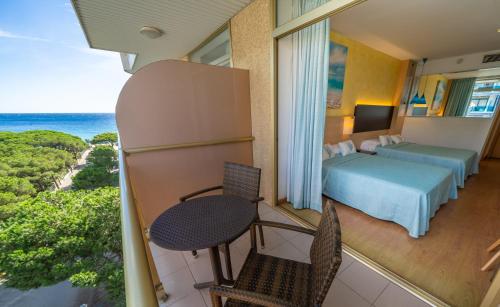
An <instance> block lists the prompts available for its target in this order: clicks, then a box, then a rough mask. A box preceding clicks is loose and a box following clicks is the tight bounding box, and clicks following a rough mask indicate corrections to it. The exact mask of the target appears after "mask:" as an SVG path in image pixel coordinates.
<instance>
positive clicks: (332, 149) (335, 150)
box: [325, 144, 340, 158]
mask: <svg viewBox="0 0 500 307" xmlns="http://www.w3.org/2000/svg"><path fill="white" fill-rule="evenodd" d="M325 146H326V150H327V151H328V153H329V154H330V158H333V157H335V156H336V155H338V154H340V147H339V145H337V144H334V145H332V144H325Z"/></svg>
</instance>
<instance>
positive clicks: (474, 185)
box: [282, 160, 500, 306]
mask: <svg viewBox="0 0 500 307" xmlns="http://www.w3.org/2000/svg"><path fill="white" fill-rule="evenodd" d="M335 203H336V209H337V213H338V215H339V219H340V224H341V228H342V239H343V241H344V243H346V244H347V245H349V246H350V247H352V248H353V249H355V250H356V251H358V252H360V253H362V254H364V255H365V256H367V257H369V258H370V259H371V260H373V261H375V262H377V263H379V264H380V265H382V266H383V267H385V268H387V269H388V270H390V271H392V272H394V273H395V274H397V275H399V276H401V277H402V278H404V279H406V280H407V281H409V282H411V283H413V284H415V285H417V286H418V287H420V288H422V289H424V290H426V291H427V292H429V293H431V294H433V295H435V296H436V297H438V298H440V299H441V300H443V301H445V302H447V303H449V304H451V305H453V306H479V304H480V302H481V300H482V298H483V296H484V295H485V293H486V291H487V289H488V287H489V285H490V282H491V278H492V276H493V272H481V271H480V267H481V266H482V265H483V264H484V263H485V262H486V261H487V259H488V257H489V255H488V254H487V252H486V248H487V247H488V246H489V245H490V244H492V243H493V242H494V241H496V240H497V239H498V238H500V160H487V161H483V162H481V165H480V174H478V175H475V176H472V177H470V178H469V179H468V180H467V181H466V183H465V188H464V189H460V190H459V197H458V199H457V200H450V201H449V202H448V203H447V204H445V205H443V206H442V207H441V208H440V209H439V211H438V212H437V213H436V216H435V217H434V218H433V219H432V220H431V223H430V230H429V232H428V233H427V234H426V235H425V236H424V237H420V238H419V239H413V238H411V237H410V236H409V235H408V233H407V231H406V230H405V229H404V228H403V227H401V226H399V225H397V224H395V223H392V222H387V221H382V220H378V219H375V218H372V217H370V216H368V215H367V214H365V213H363V212H361V211H358V210H356V209H353V208H351V207H348V206H345V205H342V204H340V203H338V202H335ZM282 206H283V207H284V208H285V209H287V210H291V211H292V212H293V213H294V214H296V215H298V216H299V217H301V218H303V219H304V220H306V221H308V222H309V223H311V224H313V225H318V222H319V213H317V212H316V211H313V210H308V209H306V210H294V209H291V206H290V205H286V204H285V205H282Z"/></svg>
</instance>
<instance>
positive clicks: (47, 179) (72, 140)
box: [0, 130, 86, 201]
mask: <svg viewBox="0 0 500 307" xmlns="http://www.w3.org/2000/svg"><path fill="white" fill-rule="evenodd" d="M85 148H86V144H85V143H84V142H83V141H82V140H81V139H80V138H78V137H75V136H72V135H69V134H66V133H62V132H55V131H42V130H34V131H26V132H20V133H14V132H0V177H2V178H4V177H15V178H20V179H25V180H28V181H29V183H30V184H31V185H32V186H33V188H35V190H36V191H37V192H40V191H45V190H47V189H49V188H51V187H52V186H53V185H54V184H55V183H56V182H57V181H58V180H59V178H60V177H61V176H63V175H64V174H65V173H66V172H67V171H68V170H69V168H71V166H72V165H73V164H74V163H75V162H76V159H77V157H78V156H79V155H80V153H81V152H82V151H83V150H84V149H85ZM9 192H11V193H14V194H15V195H16V199H17V197H21V198H22V197H23V195H26V194H25V193H24V194H16V192H14V191H7V190H5V189H4V188H2V186H0V193H9ZM9 195H10V194H9ZM2 198H3V199H4V201H6V199H7V197H6V196H5V195H3V197H2ZM8 198H9V199H13V198H12V197H8ZM9 201H10V200H9Z"/></svg>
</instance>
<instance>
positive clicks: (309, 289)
mask: <svg viewBox="0 0 500 307" xmlns="http://www.w3.org/2000/svg"><path fill="white" fill-rule="evenodd" d="M255 225H263V226H270V227H278V228H284V229H289V230H294V231H299V232H303V233H306V234H310V235H313V236H314V240H313V243H312V246H311V250H310V257H311V264H308V263H302V262H297V261H293V260H287V259H282V258H277V257H273V256H267V255H262V254H259V253H257V252H256V248H255V247H256V243H255V235H254V236H253V237H252V249H251V250H250V252H249V254H248V256H247V259H246V260H245V264H244V265H243V268H242V269H241V272H240V274H239V276H238V279H237V280H236V282H235V285H234V287H233V288H230V287H226V286H213V287H211V288H210V295H211V298H212V304H213V306H215V307H220V306H221V304H222V300H221V297H227V298H228V300H227V302H226V304H225V306H230V307H234V306H290V307H291V306H314V307H316V306H321V304H322V303H323V301H324V300H325V297H326V294H327V293H328V290H329V288H330V286H331V284H332V282H333V278H334V277H335V274H336V273H337V270H338V268H339V266H340V263H341V262H342V246H341V238H340V224H339V221H338V218H337V214H336V212H335V209H334V207H333V204H332V203H331V202H328V203H327V205H326V206H325V208H324V212H323V215H322V217H321V222H320V225H319V228H318V230H317V231H314V230H310V229H306V228H302V227H298V226H293V225H287V224H281V223H275V222H268V221H259V222H256V223H255V224H254V225H253V226H252V227H255Z"/></svg>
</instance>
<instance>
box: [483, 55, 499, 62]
mask: <svg viewBox="0 0 500 307" xmlns="http://www.w3.org/2000/svg"><path fill="white" fill-rule="evenodd" d="M498 61H500V53H497V54H487V55H485V56H484V57H483V63H491V62H498Z"/></svg>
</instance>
